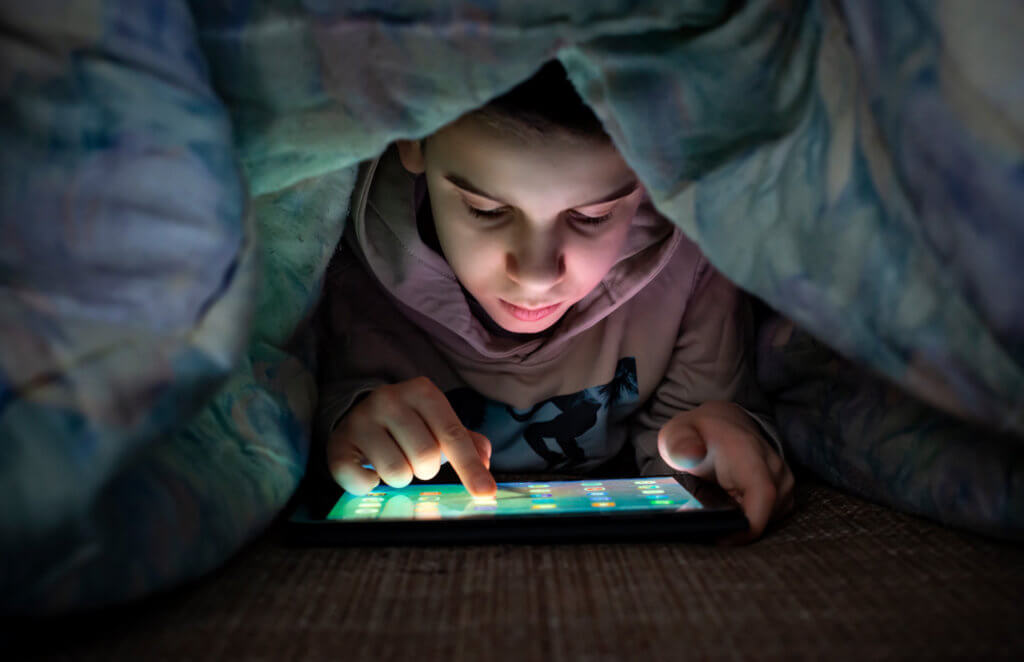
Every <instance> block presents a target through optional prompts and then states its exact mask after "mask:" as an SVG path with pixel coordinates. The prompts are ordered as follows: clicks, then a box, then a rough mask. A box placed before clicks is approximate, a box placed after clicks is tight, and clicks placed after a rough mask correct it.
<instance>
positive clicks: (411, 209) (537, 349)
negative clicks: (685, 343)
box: [346, 147, 682, 363]
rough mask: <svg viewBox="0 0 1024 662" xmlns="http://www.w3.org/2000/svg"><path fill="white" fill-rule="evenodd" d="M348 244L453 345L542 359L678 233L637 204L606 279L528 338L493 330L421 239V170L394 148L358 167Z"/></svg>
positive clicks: (636, 278) (481, 355)
mask: <svg viewBox="0 0 1024 662" xmlns="http://www.w3.org/2000/svg"><path fill="white" fill-rule="evenodd" d="M352 203H353V204H352V206H351V209H352V213H351V216H350V219H349V223H350V227H349V228H348V229H347V230H346V236H347V237H348V242H349V245H350V247H351V248H352V249H353V250H354V251H355V252H356V254H357V255H358V256H359V258H360V260H361V261H362V262H363V263H364V265H365V266H366V267H367V268H368V270H369V271H370V272H371V273H372V274H373V275H374V276H375V278H376V279H377V280H378V281H379V282H380V284H381V285H382V286H383V287H384V289H386V290H387V291H388V292H389V293H390V294H391V296H392V297H393V298H394V299H395V300H396V302H397V303H398V304H399V305H400V306H401V307H402V308H403V309H404V310H405V311H406V313H407V314H409V316H410V317H411V318H413V319H414V320H415V321H416V322H417V324H418V325H419V326H421V327H422V328H423V329H424V330H425V331H427V332H428V333H429V334H430V335H431V336H433V337H434V338H435V341H437V342H441V343H442V344H444V345H445V346H446V347H447V348H448V349H449V351H453V352H455V353H457V354H460V355H463V356H466V357H467V358H470V357H472V358H476V359H478V360H479V359H483V360H488V359H492V360H502V361H508V360H517V361H520V362H523V363H534V362H543V361H545V360H549V359H551V358H554V357H555V356H557V354H558V352H559V349H560V348H561V347H562V346H563V345H564V344H565V343H566V342H569V341H570V340H572V338H574V337H575V336H577V335H578V334H580V333H581V332H583V331H585V330H586V329H588V328H590V327H592V326H593V325H594V324H596V323H598V322H599V321H600V320H602V319H604V318H605V317H607V316H608V315H610V314H611V313H613V312H614V311H615V310H616V309H618V308H619V307H620V306H622V305H623V304H624V303H625V302H626V301H628V300H629V299H630V298H631V297H632V296H633V295H635V294H636V293H637V292H639V291H640V290H642V289H643V288H644V286H645V285H647V284H648V283H650V282H651V280H652V279H654V278H655V277H656V276H657V275H658V274H659V273H660V272H661V271H662V269H663V268H664V267H665V265H666V264H667V263H668V262H669V260H670V259H671V257H672V255H673V253H674V252H675V250H676V249H677V248H678V247H679V244H680V241H681V239H682V233H681V231H680V230H679V229H678V228H676V227H675V226H674V225H673V224H672V223H671V222H669V221H668V220H666V219H665V218H664V217H662V216H661V215H660V214H658V213H657V212H656V211H655V210H654V208H653V205H652V204H651V203H650V201H649V200H645V201H644V202H643V203H642V204H641V205H640V207H639V208H638V210H637V213H636V216H635V217H634V218H633V222H632V225H631V227H630V230H629V233H628V235H627V239H626V242H625V244H624V245H623V249H622V252H621V254H620V256H619V258H618V260H617V261H616V262H615V264H614V265H613V266H612V268H611V269H610V270H609V271H608V273H607V274H606V275H605V277H604V278H603V279H602V280H601V282H600V283H599V284H598V285H597V287H595V288H594V289H593V290H592V291H591V292H590V293H589V294H587V296H586V297H584V298H583V299H582V300H580V301H579V302H577V303H576V304H575V305H574V306H572V307H571V308H569V310H567V311H566V312H565V314H564V315H563V317H562V319H561V320H560V321H559V322H558V323H557V324H556V325H555V326H554V327H553V329H552V330H551V332H550V333H546V334H541V335H538V336H535V337H530V338H528V339H525V340H524V339H521V338H515V337H506V336H503V335H496V334H493V333H491V332H490V331H489V330H488V329H487V327H486V326H485V325H484V323H483V322H481V321H480V320H479V319H478V318H477V317H476V315H474V314H473V311H472V308H471V306H470V302H469V300H468V299H467V296H466V293H465V291H464V290H463V288H462V286H461V284H460V283H459V280H458V278H457V277H456V276H455V273H454V272H453V271H452V269H451V267H450V266H449V264H448V262H447V261H446V260H445V259H444V257H443V256H441V255H440V254H438V253H437V252H435V251H434V250H433V249H431V248H430V247H429V246H428V245H427V244H426V243H425V242H424V241H423V239H422V238H421V237H420V234H419V231H418V229H417V224H416V213H417V207H418V200H417V196H416V176H415V175H413V174H411V173H409V172H408V171H407V170H406V169H405V168H404V167H403V166H402V164H401V161H400V160H399V158H398V153H397V150H396V149H395V148H394V147H390V148H389V149H388V150H387V151H386V152H385V153H384V154H383V155H381V156H380V157H379V158H377V159H376V160H374V161H372V162H369V163H367V164H366V165H364V166H363V168H362V169H361V171H360V176H359V180H358V182H357V184H356V188H355V193H354V197H353V200H352Z"/></svg>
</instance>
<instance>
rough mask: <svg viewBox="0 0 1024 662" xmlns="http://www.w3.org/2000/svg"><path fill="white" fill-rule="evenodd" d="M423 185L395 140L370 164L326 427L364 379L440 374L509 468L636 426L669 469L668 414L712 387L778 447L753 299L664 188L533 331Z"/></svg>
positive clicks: (335, 327)
mask: <svg viewBox="0 0 1024 662" xmlns="http://www.w3.org/2000/svg"><path fill="white" fill-rule="evenodd" d="M424 188H425V187H424V186H423V184H422V180H420V181H419V182H417V177H416V176H414V175H412V174H410V173H409V172H408V171H406V170H405V168H403V167H402V165H401V162H400V161H399V159H398V155H397V151H396V150H395V149H394V148H391V149H389V150H388V151H386V152H385V153H384V154H383V155H382V156H381V157H379V158H378V159H376V160H374V161H372V162H369V163H367V164H364V166H363V167H362V168H361V170H360V174H359V178H358V180H357V182H356V187H355V189H354V191H353V195H352V201H351V204H350V216H349V220H348V223H347V226H346V230H345V236H344V239H343V241H342V243H341V244H340V246H339V250H338V253H337V254H336V256H335V258H334V260H333V262H332V264H331V267H330V269H329V270H328V275H327V282H326V285H325V287H326V292H325V303H324V306H325V308H324V310H323V314H324V322H325V324H324V328H325V334H326V337H325V338H324V342H322V343H321V359H320V360H321V364H320V372H321V374H320V381H321V400H320V405H319V413H318V423H317V427H318V435H319V437H320V438H321V439H323V438H324V437H326V435H327V434H328V432H329V431H330V430H331V429H333V427H334V426H335V425H336V424H337V422H338V420H340V419H341V418H342V417H343V416H344V415H345V413H346V412H347V411H348V409H349V408H350V407H351V406H352V405H353V404H354V402H355V401H356V400H357V398H358V397H359V395H361V394H363V393H366V392H368V391H371V390H373V389H374V388H376V387H378V386H381V385H384V384H390V383H397V382H400V381H405V380H407V379H412V378H414V377H419V376H426V377H428V378H430V379H431V380H432V381H433V382H434V384H436V385H437V386H438V387H439V388H440V389H441V391H443V392H444V393H445V394H446V395H447V397H448V399H449V401H450V402H451V404H452V406H453V408H454V409H455V411H456V413H457V414H458V415H459V418H460V419H461V420H462V422H463V424H464V425H465V426H466V427H467V428H469V429H472V430H475V431H477V432H480V433H481V434H484V435H485V436H486V437H487V438H488V439H489V440H490V441H491V445H492V456H491V468H492V470H494V471H504V472H544V471H557V472H560V473H567V472H573V473H575V472H586V471H587V470H589V469H592V468H594V467H596V466H598V465H599V464H601V463H602V462H604V461H607V460H609V459H611V458H613V457H614V456H615V455H616V454H617V453H618V452H619V451H620V450H621V449H622V447H623V444H625V443H627V442H631V443H632V444H633V446H634V448H635V449H636V460H637V464H638V466H639V468H640V471H641V473H642V474H644V475H652V474H669V473H672V472H673V470H672V469H671V468H670V467H669V466H668V465H667V464H665V463H664V461H663V460H662V459H661V458H660V456H659V454H658V447H657V446H658V445H657V434H658V430H659V429H660V427H661V426H662V425H663V424H664V423H665V422H667V421H668V420H669V419H670V418H672V417H673V416H674V415H675V414H677V413H679V412H681V411H685V410H688V409H692V408H694V407H696V406H698V405H699V404H701V403H702V402H705V401H710V400H728V401H733V402H737V403H738V404H740V405H741V406H743V407H744V408H745V409H746V411H747V412H748V413H749V414H750V415H751V416H752V417H753V418H754V419H755V420H756V421H758V423H759V424H760V425H761V427H762V429H763V430H764V432H765V433H766V438H770V439H772V440H774V441H776V447H778V444H777V437H776V435H775V432H774V428H773V426H772V424H771V423H770V421H769V419H768V418H767V417H766V416H765V415H764V412H765V408H764V405H763V403H762V400H761V399H760V397H759V394H758V392H757V390H756V387H755V386H754V383H753V379H752V376H751V374H750V371H749V368H750V366H749V360H750V357H751V353H750V352H751V349H752V345H751V343H750V335H751V334H750V331H751V323H750V314H749V305H748V302H747V301H746V299H745V298H744V297H742V296H741V294H740V293H739V292H738V291H737V290H736V288H735V287H734V286H733V285H732V284H730V283H729V282H728V281H727V280H726V279H725V278H723V277H722V276H721V275H720V274H719V273H718V272H717V271H715V269H714V268H712V267H711V265H710V264H709V263H708V262H707V260H706V259H705V258H704V256H703V255H702V254H701V253H700V251H699V250H698V249H697V247H696V246H695V245H694V244H693V243H691V242H690V241H688V240H687V239H686V238H685V237H684V236H683V234H682V233H681V232H680V231H679V229H678V228H676V227H675V226H674V225H673V224H672V223H671V222H669V221H667V220H666V219H665V218H664V217H662V216H660V215H659V214H658V213H657V212H656V211H654V208H653V207H652V206H651V204H650V203H649V202H645V203H643V204H642V205H641V206H640V208H639V210H638V211H637V214H636V216H635V218H634V219H633V222H632V227H631V229H630V231H629V234H628V238H627V241H626V243H625V245H624V247H623V250H622V254H621V255H620V257H619V259H618V261H617V262H616V263H615V265H614V266H613V267H612V268H611V270H610V271H609V272H608V274H607V275H606V276H605V277H604V279H603V280H602V281H601V283H600V284H599V285H598V286H597V287H596V288H594V290H593V291H591V292H590V293H589V294H588V295H587V296H586V297H585V298H584V299H582V300H581V301H579V302H578V303H576V304H575V305H574V306H572V307H571V308H570V309H569V310H568V311H567V312H566V313H565V315H564V316H563V318H562V319H561V320H559V322H557V323H556V324H555V325H554V327H552V328H551V329H549V330H548V331H547V332H545V333H543V334H537V335H531V336H522V335H517V334H509V333H508V332H503V330H501V329H500V328H496V325H495V323H494V322H493V321H490V320H489V318H487V317H486V313H485V312H483V309H482V308H480V307H479V304H476V302H475V301H473V300H472V298H471V296H470V295H469V294H468V293H467V292H466V291H465V290H464V289H463V288H462V286H461V285H460V283H459V281H458V279H457V278H456V276H455V274H454V272H453V271H452V269H451V267H450V266H449V265H448V263H447V262H446V261H445V259H444V257H443V256H442V255H441V254H439V253H438V252H437V251H435V250H434V249H433V248H431V247H430V245H428V243H427V242H426V241H425V240H424V238H423V237H422V236H421V230H420V229H419V228H422V227H423V216H422V215H423V214H424V213H426V214H429V207H430V205H429V201H424V197H425V190H424ZM418 214H419V216H418ZM418 218H419V220H420V223H419V224H418V223H417V219H418ZM427 224H428V226H430V227H432V221H431V220H429V219H428V221H427ZM418 225H419V228H418ZM780 452H781V451H780Z"/></svg>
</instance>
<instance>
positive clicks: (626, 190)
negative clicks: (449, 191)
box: [444, 172, 640, 207]
mask: <svg viewBox="0 0 1024 662" xmlns="http://www.w3.org/2000/svg"><path fill="white" fill-rule="evenodd" d="M444 178H445V179H447V180H448V181H449V182H451V183H452V184H454V185H456V186H458V187H459V188H461V189H463V190H465V191H469V192H470V193H473V194H475V195H479V196H483V197H485V198H487V199H488V200H494V201H495V202H503V201H502V199H501V198H499V197H497V196H494V195H491V194H490V193H487V192H486V191H483V190H481V189H479V188H477V187H476V186H474V185H473V184H472V183H471V182H470V181H469V180H467V179H466V178H465V177H460V176H459V175H456V174H455V173H452V172H449V173H446V174H445V176H444ZM639 185H640V182H639V181H638V180H636V179H634V180H632V181H630V182H628V183H627V184H625V185H624V186H620V187H619V188H617V189H616V190H614V191H612V192H611V193H609V194H608V195H605V196H602V197H601V198H599V199H597V200H593V201H591V202H584V203H583V204H581V205H575V206H576V207H590V206H593V205H599V204H601V203H602V202H611V201H612V200H618V199H619V198H622V197H625V196H627V195H629V194H630V193H632V192H633V191H635V190H636V188H637V187H638V186H639ZM503 204H504V203H503Z"/></svg>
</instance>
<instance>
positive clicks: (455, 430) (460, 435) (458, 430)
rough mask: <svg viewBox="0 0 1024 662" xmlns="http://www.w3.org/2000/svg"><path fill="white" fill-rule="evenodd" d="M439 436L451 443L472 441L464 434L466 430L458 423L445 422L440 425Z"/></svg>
mask: <svg viewBox="0 0 1024 662" xmlns="http://www.w3.org/2000/svg"><path fill="white" fill-rule="evenodd" d="M440 434H441V438H442V439H446V440H448V441H449V442H451V443H459V442H462V441H470V442H471V441H472V440H471V439H470V438H469V435H468V434H467V433H466V428H464V427H462V423H460V422H459V421H447V422H445V423H443V424H441V428H440Z"/></svg>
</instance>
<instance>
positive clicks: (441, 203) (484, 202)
mask: <svg viewBox="0 0 1024 662" xmlns="http://www.w3.org/2000/svg"><path fill="white" fill-rule="evenodd" d="M427 142H428V143H429V146H428V147H427V148H426V149H425V150H424V149H422V148H421V145H422V143H420V142H412V141H400V142H399V143H398V149H399V154H400V156H401V159H402V163H403V164H404V165H405V167H406V169H408V170H409V171H410V172H413V173H417V174H418V173H421V172H425V173H426V180H427V188H428V190H429V191H430V204H431V208H432V209H433V213H434V222H435V225H436V227H437V236H438V239H439V240H440V243H441V248H442V250H443V251H444V256H445V258H446V259H447V260H448V263H449V264H450V265H451V267H452V270H453V271H454V272H455V275H456V276H458V278H459V280H460V281H461V282H462V285H463V287H465V288H466V289H467V290H468V291H469V292H470V293H471V294H472V295H473V296H474V297H475V298H476V300H477V301H479V302H480V305H482V306H483V307H484V309H485V310H486V311H487V313H488V314H489V315H490V316H491V318H492V319H493V320H494V321H495V322H497V323H498V324H499V325H501V326H502V328H504V329H506V330H508V331H512V332H515V333H537V332H538V331H543V330H544V329H547V328H548V327H550V326H551V325H552V324H554V323H555V322H556V321H558V320H559V319H560V318H561V317H562V315H563V314H565V311H566V310H568V308H569V307H570V306H572V305H573V304H574V303H576V302H577V301H579V300H580V299H582V298H583V297H585V296H586V295H587V294H588V293H589V292H590V291H591V290H593V289H594V287H595V286H597V284H598V283H599V282H600V281H601V279H602V278H604V276H605V274H607V273H608V270H609V269H610V268H611V267H612V265H613V264H614V263H615V261H616V260H617V259H618V257H619V254H620V251H621V250H622V246H623V243H624V242H625V240H626V235H627V233H628V232H629V227H630V223H631V221H632V219H633V216H634V214H635V213H636V209H637V207H638V206H639V204H640V202H641V198H642V196H643V191H642V187H641V186H640V185H639V182H638V180H637V178H636V175H635V174H634V173H633V171H632V170H630V168H629V166H627V165H626V163H625V161H623V160H622V157H620V156H619V154H618V152H617V151H616V150H615V148H614V147H613V146H612V145H611V144H610V143H607V142H604V143H602V142H598V141H583V140H580V139H574V138H571V137H568V136H562V135H557V134H556V135H552V136H550V139H547V138H545V139H544V140H543V141H530V142H527V143H524V142H522V141H520V140H517V139H516V138H515V137H513V136H511V135H508V134H505V133H503V132H500V131H498V130H497V129H495V128H494V127H492V126H490V125H489V124H487V123H486V122H484V121H482V120H480V119H478V118H476V117H474V116H472V115H470V116H467V117H464V118H462V119H460V120H458V121H457V122H455V123H453V124H450V125H448V126H446V127H445V128H443V129H441V130H440V131H438V132H437V133H435V134H434V135H432V136H430V138H429V139H428V141H427Z"/></svg>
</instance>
